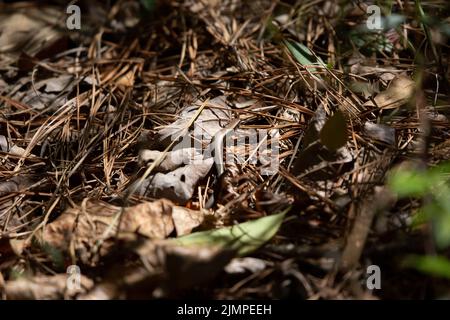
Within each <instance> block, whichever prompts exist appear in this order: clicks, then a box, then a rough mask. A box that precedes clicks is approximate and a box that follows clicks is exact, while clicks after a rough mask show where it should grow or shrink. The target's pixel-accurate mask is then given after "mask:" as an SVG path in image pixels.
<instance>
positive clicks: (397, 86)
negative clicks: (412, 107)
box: [364, 75, 416, 109]
mask: <svg viewBox="0 0 450 320" xmlns="http://www.w3.org/2000/svg"><path fill="white" fill-rule="evenodd" d="M415 87H416V83H415V82H414V81H413V80H411V78H409V77H407V76H404V75H399V76H397V77H395V78H394V79H393V80H392V82H391V83H390V84H389V87H388V88H387V89H386V90H385V91H383V92H381V93H379V94H378V95H377V96H376V97H375V98H374V101H375V104H374V103H373V102H372V101H367V102H366V103H365V104H364V106H366V107H378V108H380V109H394V108H398V107H401V106H402V105H405V104H406V103H408V101H409V100H410V99H411V97H412V96H413V95H414V91H415Z"/></svg>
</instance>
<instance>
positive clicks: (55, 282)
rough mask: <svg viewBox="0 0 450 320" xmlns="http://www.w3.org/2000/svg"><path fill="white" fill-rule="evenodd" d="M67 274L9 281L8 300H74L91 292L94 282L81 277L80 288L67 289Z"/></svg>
mask: <svg viewBox="0 0 450 320" xmlns="http://www.w3.org/2000/svg"><path fill="white" fill-rule="evenodd" d="M67 280H68V276H67V274H57V275H54V276H36V277H33V278H31V279H27V278H20V279H17V280H10V281H7V282H6V284H5V287H4V291H5V294H6V298H7V299H8V300H55V299H68V298H73V297H75V296H76V295H78V294H83V293H86V292H87V291H89V290H90V289H91V288H92V287H93V286H94V282H93V281H92V280H91V279H89V278H87V277H85V276H83V275H80V286H79V287H78V288H77V286H74V287H73V288H69V287H67V282H68V281H67Z"/></svg>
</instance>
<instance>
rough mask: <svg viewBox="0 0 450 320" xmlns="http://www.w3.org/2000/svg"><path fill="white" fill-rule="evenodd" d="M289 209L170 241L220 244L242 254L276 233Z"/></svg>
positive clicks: (201, 244) (251, 250) (185, 244)
mask: <svg viewBox="0 0 450 320" xmlns="http://www.w3.org/2000/svg"><path fill="white" fill-rule="evenodd" d="M289 209H290V208H288V209H286V210H284V211H283V212H281V213H278V214H274V215H270V216H267V217H263V218H259V219H256V220H253V221H248V222H244V223H241V224H238V225H235V226H232V227H225V228H220V229H216V230H210V231H203V232H196V233H192V234H190V235H187V236H183V237H179V238H176V239H173V240H171V241H173V243H174V244H176V245H180V246H192V245H196V246H221V247H223V248H227V249H232V250H236V251H237V253H238V255H241V256H244V255H247V254H249V253H251V252H253V251H255V250H256V249H258V248H259V247H260V246H262V245H263V244H264V243H266V242H267V241H269V240H270V239H271V238H272V237H273V236H274V235H275V234H276V233H277V231H278V229H279V228H280V226H281V223H282V222H283V218H284V216H285V214H286V212H287V211H289Z"/></svg>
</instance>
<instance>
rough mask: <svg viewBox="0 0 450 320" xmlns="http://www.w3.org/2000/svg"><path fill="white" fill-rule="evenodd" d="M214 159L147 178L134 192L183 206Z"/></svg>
mask: <svg viewBox="0 0 450 320" xmlns="http://www.w3.org/2000/svg"><path fill="white" fill-rule="evenodd" d="M213 164H214V159H213V158H209V159H206V160H197V161H194V162H193V163H191V164H188V165H186V166H184V167H180V168H178V169H175V170H173V171H171V172H168V173H156V174H155V175H151V176H149V177H148V178H147V179H145V181H144V182H143V183H142V184H141V185H140V186H138V187H137V188H136V187H135V186H134V185H132V186H131V187H130V188H133V189H135V190H136V192H137V193H138V194H140V195H147V196H152V197H156V198H167V199H170V200H172V201H174V202H176V203H178V204H182V205H184V204H185V203H186V202H187V201H188V200H189V199H190V198H191V197H192V196H193V194H194V191H195V186H196V185H197V183H198V182H199V181H200V180H201V179H203V178H204V177H205V176H206V175H207V174H208V172H209V171H210V170H211V167H212V165H213Z"/></svg>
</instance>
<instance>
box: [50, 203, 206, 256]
mask: <svg viewBox="0 0 450 320" xmlns="http://www.w3.org/2000/svg"><path fill="white" fill-rule="evenodd" d="M120 212H121V208H120V207H117V206H113V205H110V204H107V203H105V202H103V201H98V200H90V199H86V200H85V201H83V203H82V204H81V205H80V206H77V207H75V208H70V209H68V210H66V211H65V212H64V213H63V214H62V215H61V216H60V217H58V219H56V220H55V221H53V222H52V223H50V224H48V225H47V226H46V228H45V230H44V232H43V234H42V240H43V241H44V242H45V243H47V244H49V245H51V246H52V247H54V248H57V249H59V250H62V251H68V250H70V248H73V249H74V252H75V254H76V256H77V257H78V258H80V259H81V260H82V261H83V262H84V263H87V264H89V263H91V264H92V263H93V264H95V263H96V261H97V258H98V256H97V252H96V251H95V250H94V249H95V246H96V244H99V243H100V244H101V243H103V244H102V245H101V246H100V247H99V248H98V249H99V251H98V254H100V256H103V255H105V254H107V253H108V252H109V250H110V248H111V246H112V243H111V242H110V241H107V240H108V239H110V238H111V237H114V236H115V235H116V234H117V225H118V221H119V218H118V215H119V214H120ZM202 222H203V213H201V212H196V211H193V210H189V209H185V208H177V207H175V206H174V205H173V203H172V202H170V201H169V200H166V199H160V200H157V201H154V202H144V203H141V204H138V205H136V206H133V207H128V208H125V210H124V211H123V214H122V217H121V220H120V231H119V235H120V234H130V233H137V234H140V235H142V236H145V237H147V238H150V239H164V238H166V237H167V236H168V235H169V234H171V233H172V232H173V231H174V230H175V229H176V231H177V234H178V235H184V234H186V233H189V232H190V231H192V229H193V228H195V227H197V226H199V225H200V224H201V223H202Z"/></svg>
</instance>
